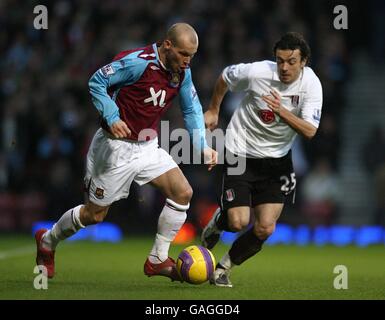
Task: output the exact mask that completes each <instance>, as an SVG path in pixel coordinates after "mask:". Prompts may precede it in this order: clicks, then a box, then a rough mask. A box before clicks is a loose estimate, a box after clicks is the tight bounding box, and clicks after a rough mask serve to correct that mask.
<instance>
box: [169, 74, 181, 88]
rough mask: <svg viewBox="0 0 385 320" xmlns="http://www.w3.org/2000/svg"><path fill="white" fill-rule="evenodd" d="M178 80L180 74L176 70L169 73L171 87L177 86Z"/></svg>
mask: <svg viewBox="0 0 385 320" xmlns="http://www.w3.org/2000/svg"><path fill="white" fill-rule="evenodd" d="M179 82H180V75H179V73H178V72H173V73H172V74H171V79H170V86H171V87H173V88H176V87H177V86H179Z"/></svg>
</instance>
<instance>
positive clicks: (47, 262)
mask: <svg viewBox="0 0 385 320" xmlns="http://www.w3.org/2000/svg"><path fill="white" fill-rule="evenodd" d="M46 231H47V229H39V230H37V231H36V233H35V240H36V249H37V254H36V265H43V266H45V267H46V268H47V277H48V278H53V276H54V274H55V251H51V250H48V249H44V248H43V247H42V246H41V239H42V238H43V235H44V233H45V232H46Z"/></svg>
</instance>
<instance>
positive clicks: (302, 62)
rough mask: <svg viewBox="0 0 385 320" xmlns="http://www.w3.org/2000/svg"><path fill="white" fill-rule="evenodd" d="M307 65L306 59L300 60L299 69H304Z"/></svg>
mask: <svg viewBox="0 0 385 320" xmlns="http://www.w3.org/2000/svg"><path fill="white" fill-rule="evenodd" d="M306 64H307V58H305V59H302V60H301V68H303V67H305V66H306Z"/></svg>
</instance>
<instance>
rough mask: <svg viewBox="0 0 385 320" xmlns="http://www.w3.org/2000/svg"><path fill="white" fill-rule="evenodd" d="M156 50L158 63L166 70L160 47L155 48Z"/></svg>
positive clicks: (162, 51) (164, 58) (163, 54)
mask: <svg viewBox="0 0 385 320" xmlns="http://www.w3.org/2000/svg"><path fill="white" fill-rule="evenodd" d="M157 50H158V56H159V63H160V65H161V66H162V68H163V69H164V70H167V68H166V64H165V63H166V55H165V53H164V50H163V48H162V46H160V47H157Z"/></svg>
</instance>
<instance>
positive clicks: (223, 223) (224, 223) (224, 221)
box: [216, 209, 231, 232]
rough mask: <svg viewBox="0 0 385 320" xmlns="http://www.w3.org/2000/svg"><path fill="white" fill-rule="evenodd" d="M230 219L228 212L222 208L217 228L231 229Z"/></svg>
mask: <svg viewBox="0 0 385 320" xmlns="http://www.w3.org/2000/svg"><path fill="white" fill-rule="evenodd" d="M228 221H229V219H228V218H227V212H226V211H224V210H223V209H221V213H220V214H219V217H218V218H217V221H216V225H217V228H218V229H219V230H221V231H230V232H231V230H230V228H229V222H228Z"/></svg>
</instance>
